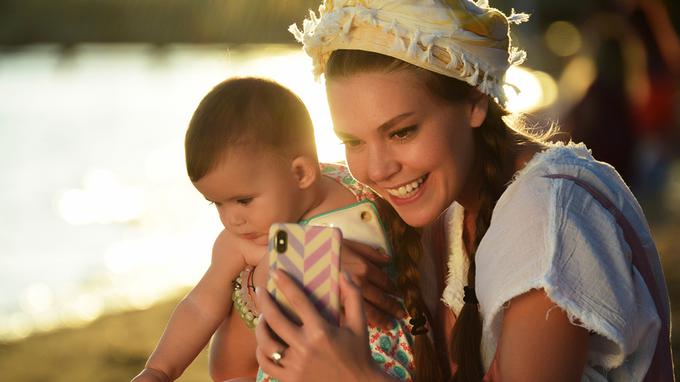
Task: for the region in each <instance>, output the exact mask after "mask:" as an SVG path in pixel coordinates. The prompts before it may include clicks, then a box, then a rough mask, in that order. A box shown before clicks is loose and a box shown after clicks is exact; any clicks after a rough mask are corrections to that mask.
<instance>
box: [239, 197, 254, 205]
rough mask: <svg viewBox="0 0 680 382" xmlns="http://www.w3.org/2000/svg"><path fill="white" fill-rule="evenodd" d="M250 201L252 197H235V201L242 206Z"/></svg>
mask: <svg viewBox="0 0 680 382" xmlns="http://www.w3.org/2000/svg"><path fill="white" fill-rule="evenodd" d="M252 201H253V198H241V199H237V200H236V203H238V204H240V205H242V206H247V205H248V204H250V202H252Z"/></svg>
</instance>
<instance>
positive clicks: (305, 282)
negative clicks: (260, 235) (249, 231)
mask: <svg viewBox="0 0 680 382" xmlns="http://www.w3.org/2000/svg"><path fill="white" fill-rule="evenodd" d="M341 242H342V232H341V231H340V230H339V229H337V228H333V227H319V226H308V225H300V224H294V223H275V224H272V226H271V227H270V229H269V244H268V253H269V272H270V274H271V273H272V272H273V271H274V270H276V269H281V270H284V271H286V272H287V273H288V274H289V275H290V276H291V277H293V278H294V279H295V280H297V281H298V284H299V286H300V287H301V288H302V289H304V291H305V292H306V294H307V296H308V297H309V298H310V300H311V301H312V302H313V303H314V305H315V306H316V308H317V309H318V310H319V312H320V313H321V315H322V316H324V317H325V318H326V319H327V320H328V321H329V322H330V323H332V324H335V325H338V323H339V318H340V297H339V287H338V276H339V268H340V243H341ZM267 290H268V291H269V293H270V294H271V295H272V296H273V298H274V299H275V300H276V301H277V302H278V303H279V305H280V306H281V307H282V309H283V310H284V312H285V313H287V314H288V316H289V317H290V318H291V319H292V320H293V321H295V322H297V323H298V324H299V323H300V319H299V317H298V316H297V314H295V312H293V310H292V309H291V307H290V304H289V303H288V301H287V300H286V297H285V296H284V295H283V293H281V291H279V290H278V289H277V288H276V286H275V283H274V281H273V280H272V279H271V278H270V279H269V281H267Z"/></svg>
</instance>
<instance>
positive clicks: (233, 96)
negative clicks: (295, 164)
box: [184, 77, 317, 182]
mask: <svg viewBox="0 0 680 382" xmlns="http://www.w3.org/2000/svg"><path fill="white" fill-rule="evenodd" d="M246 144H251V145H254V147H259V148H265V149H273V150H275V151H276V152H278V153H280V154H283V155H284V156H286V157H294V156H299V155H307V156H310V157H312V158H314V159H315V160H316V158H317V157H316V149H315V142H314V128H313V125H312V120H311V118H310V116H309V113H308V111H307V108H306V107H305V105H304V103H303V102H302V100H300V98H299V97H298V96H296V95H295V94H294V93H293V92H292V91H290V90H289V89H287V88H285V87H284V86H282V85H280V84H277V83H276V82H274V81H270V80H266V79H262V78H254V77H246V78H231V79H228V80H226V81H224V82H222V83H220V84H219V85H217V86H215V87H214V88H213V89H212V90H211V91H210V92H209V93H208V94H207V95H206V96H205V97H204V98H203V100H202V101H201V103H200V104H199V105H198V107H197V108H196V111H195V112H194V115H193V116H192V118H191V122H190V123H189V128H188V129H187V132H186V136H185V140H184V148H185V154H186V165H187V172H188V173H189V178H190V179H191V181H192V182H196V181H198V180H199V179H201V178H202V177H204V176H205V175H206V174H207V173H208V172H210V171H211V170H213V169H214V168H215V167H216V166H217V165H218V164H219V162H220V160H222V159H223V158H224V155H225V154H226V153H227V152H228V150H229V148H231V147H234V145H246Z"/></svg>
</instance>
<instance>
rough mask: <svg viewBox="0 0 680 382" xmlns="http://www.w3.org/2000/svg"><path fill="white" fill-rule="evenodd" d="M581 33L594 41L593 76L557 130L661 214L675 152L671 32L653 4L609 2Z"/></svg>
mask: <svg viewBox="0 0 680 382" xmlns="http://www.w3.org/2000/svg"><path fill="white" fill-rule="evenodd" d="M584 29H585V30H586V32H585V33H586V34H588V35H590V36H592V37H593V38H592V39H591V42H592V44H593V46H592V47H591V49H592V50H593V51H594V52H595V53H594V54H593V56H594V60H595V67H596V71H597V74H596V76H595V79H594V80H593V82H592V84H591V85H590V87H589V88H588V90H587V92H586V94H585V95H584V97H583V98H582V99H581V100H580V101H579V102H577V103H576V104H575V105H574V106H573V107H572V108H571V109H570V110H569V111H568V112H567V113H566V115H565V116H563V117H562V118H561V120H562V123H563V127H564V129H565V130H566V131H568V132H569V133H570V134H571V138H572V140H574V141H577V142H585V143H586V144H587V145H588V147H590V148H591V149H592V152H593V155H594V156H595V158H597V159H598V160H601V161H605V162H608V163H610V164H611V165H613V166H614V167H615V168H616V169H617V170H618V171H619V173H620V174H621V176H622V177H623V179H624V180H625V182H626V183H627V184H628V185H629V186H630V187H631V188H632V190H633V192H634V193H635V194H636V196H637V197H638V198H639V199H640V202H641V203H642V204H643V205H644V206H645V207H646V209H649V210H650V211H649V213H650V214H651V215H652V216H656V215H657V213H656V212H660V211H663V209H664V206H663V203H664V197H663V192H664V189H665V186H666V183H667V180H668V170H669V168H670V164H671V162H672V160H673V158H675V157H677V154H678V151H677V147H678V136H679V129H678V127H679V126H678V125H679V118H678V111H677V110H675V109H674V107H673V105H677V104H678V103H679V102H680V99H679V94H680V92H679V87H678V76H679V73H680V43H678V36H677V33H676V32H675V30H674V29H673V27H672V25H671V23H670V19H669V15H668V11H667V9H666V8H665V6H664V4H663V3H662V2H661V1H657V0H652V1H649V0H646V1H641V0H631V1H617V2H615V3H613V6H612V4H609V6H608V7H605V8H604V10H603V12H600V13H598V14H596V16H594V17H593V18H591V20H589V21H588V22H587V23H586V27H585V28H584ZM598 37H599V38H598ZM658 215H660V214H658Z"/></svg>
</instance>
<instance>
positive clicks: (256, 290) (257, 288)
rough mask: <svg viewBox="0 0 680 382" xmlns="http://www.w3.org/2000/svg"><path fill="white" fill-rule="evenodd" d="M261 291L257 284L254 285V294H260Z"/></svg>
mask: <svg viewBox="0 0 680 382" xmlns="http://www.w3.org/2000/svg"><path fill="white" fill-rule="evenodd" d="M261 291H262V288H260V287H259V286H256V287H255V294H256V295H257V296H259V295H260V294H262V292H261Z"/></svg>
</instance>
